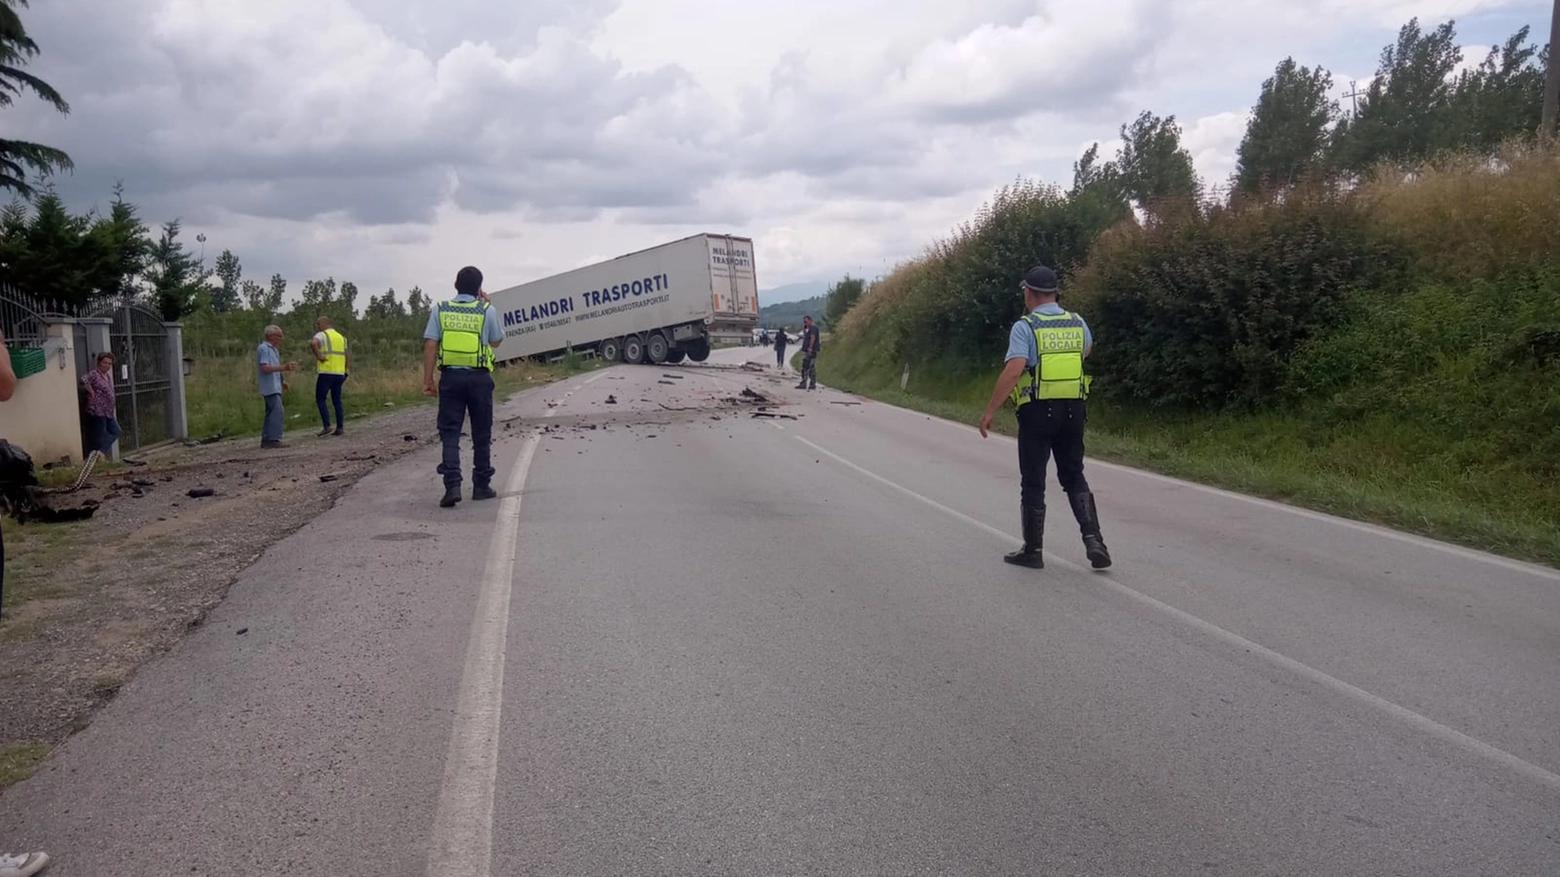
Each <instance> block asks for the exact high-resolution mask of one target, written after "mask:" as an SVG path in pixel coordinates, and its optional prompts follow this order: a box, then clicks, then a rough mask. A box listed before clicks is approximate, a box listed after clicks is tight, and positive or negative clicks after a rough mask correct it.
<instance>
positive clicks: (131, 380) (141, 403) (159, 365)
mask: <svg viewBox="0 0 1560 877" xmlns="http://www.w3.org/2000/svg"><path fill="white" fill-rule="evenodd" d="M94 316H97V317H110V318H112V319H113V321H114V324H113V326H112V327H111V328H110V329H109V330H108V342H109V347H110V348H111V351H110V352H111V353H113V354H114V397H115V402H116V405H115V407H116V410H117V413H118V415H119V426H120V429H121V431H122V433H123V434H122V435H121V436H120V437H119V447H120V450H121V451H133V450H136V449H139V448H144V447H146V446H147V445H154V444H157V443H158V442H163V441H167V440H168V439H169V438H170V436H169V435H168V420H169V417H168V406H169V404H170V402H171V397H172V395H173V371H172V369H173V368H174V364H173V363H171V362H170V361H169V356H168V328H167V327H166V326H164V325H163V322H162V318H161V317H159V316H158V315H157V314H155V313H153V312H152V311H150V310H147V309H146V308H144V307H142V306H140V305H135V304H119V305H115V306H113V307H111V308H107V309H105V310H101V311H99V312H97V313H96V314H94ZM90 355H91V356H94V357H95V356H96V355H97V351H92V352H91V353H90ZM83 374H85V372H83Z"/></svg>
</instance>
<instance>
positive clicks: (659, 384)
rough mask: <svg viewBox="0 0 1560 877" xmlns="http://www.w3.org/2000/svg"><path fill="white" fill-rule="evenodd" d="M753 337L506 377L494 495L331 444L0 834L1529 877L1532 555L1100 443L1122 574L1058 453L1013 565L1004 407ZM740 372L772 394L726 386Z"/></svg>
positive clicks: (52, 841) (240, 849)
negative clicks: (1043, 535) (320, 465)
mask: <svg viewBox="0 0 1560 877" xmlns="http://www.w3.org/2000/svg"><path fill="white" fill-rule="evenodd" d="M749 354H752V355H753V356H754V357H755V358H759V359H765V358H768V356H769V354H767V353H766V352H764V351H751V350H738V351H724V352H720V353H718V354H717V355H716V356H715V357H714V358H712V362H711V363H710V364H707V365H706V366H697V367H696V366H686V365H685V366H679V367H674V368H657V367H649V366H641V367H619V368H614V369H611V370H608V371H605V372H597V373H593V374H590V375H587V376H580V377H577V378H574V379H571V380H569V381H566V382H564V383H563V384H560V385H556V386H553V387H548V388H544V389H540V390H536V391H532V392H530V393H528V394H526V395H524V396H522V397H519V398H517V399H515V400H513V401H511V402H510V403H509V404H507V405H506V406H504V407H503V409H501V411H500V415H499V416H500V418H515V417H519V418H520V419H519V420H518V421H515V422H513V423H511V424H510V425H509V427H508V428H507V429H500V430H499V433H498V435H499V436H500V442H499V445H498V450H497V460H498V463H497V465H498V467H499V471H500V475H499V477H498V481H497V484H498V485H500V486H501V487H502V488H503V489H502V491H501V493H502V496H501V498H500V500H499V501H497V502H486V503H472V502H470V501H469V500H468V501H466V502H463V503H462V504H461V505H460V506H459V507H458V508H456V509H453V510H441V509H439V508H437V506H436V502H437V499H438V496H439V493H440V490H439V486H438V483H437V476H436V475H435V474H434V472H433V466H434V464H435V463H436V451H432V450H431V449H430V450H428V451H423V452H420V453H418V454H414V455H412V456H410V457H408V458H406V459H405V460H404V461H403V462H399V463H396V464H394V465H390V466H387V467H385V468H383V469H381V470H379V471H377V472H376V473H374V474H372V475H370V476H369V477H367V478H365V479H364V480H363V481H362V482H360V483H359V484H358V486H357V487H356V488H355V489H354V490H353V491H352V492H351V493H350V494H348V495H347V496H346V497H345V498H344V499H343V500H342V501H341V502H340V503H339V504H338V505H337V507H335V508H334V509H332V510H331V511H329V512H327V513H326V514H325V515H323V516H321V517H320V518H319V519H318V520H316V521H315V522H314V523H313V524H312V525H311V526H309V527H307V528H306V529H304V530H302V531H300V532H298V533H297V534H295V535H293V536H292V537H290V538H288V539H287V540H285V541H284V542H282V543H280V544H278V545H276V546H275V547H274V548H273V549H271V550H270V551H269V552H267V553H266V554H265V555H264V556H263V557H261V558H260V559H259V560H258V561H257V562H256V563H255V564H254V566H253V567H252V568H251V569H250V570H249V571H248V572H247V573H245V575H244V576H243V577H242V578H241V579H240V581H238V582H237V583H236V584H235V585H234V587H233V589H232V592H231V594H230V596H229V597H228V599H227V601H226V602H225V603H224V604H222V605H221V606H220V607H219V608H218V609H217V610H216V611H215V612H214V613H213V614H212V615H211V616H210V618H209V619H208V621H207V623H206V624H205V625H204V626H203V627H201V628H200V629H198V630H196V631H195V632H193V633H192V634H191V635H190V636H189V637H188V638H187V639H185V640H184V641H183V642H182V643H181V644H180V646H179V647H178V648H177V649H176V650H174V651H173V652H172V653H170V654H168V655H166V656H164V657H163V658H161V659H159V660H157V661H156V662H154V663H153V664H151V665H149V666H147V667H146V668H145V669H144V670H143V671H142V672H141V673H140V674H139V676H137V678H136V679H135V680H133V681H132V682H131V683H130V684H128V685H126V686H125V687H124V689H123V690H122V691H121V693H120V694H119V696H118V697H117V698H116V699H115V701H114V702H113V703H112V704H111V705H110V706H109V707H108V708H107V709H106V710H105V711H104V712H103V713H102V714H101V715H99V717H98V718H97V719H96V720H95V721H94V723H93V724H92V725H91V726H90V727H89V728H88V729H87V730H86V731H84V732H82V733H81V734H79V735H77V736H76V737H74V738H73V739H72V740H71V741H70V742H69V743H68V744H67V745H66V746H65V747H64V748H63V749H62V750H61V751H60V752H58V753H57V754H56V755H55V756H54V757H53V758H52V759H51V760H50V761H49V762H48V763H47V764H46V765H45V766H44V767H43V768H42V769H41V770H40V771H39V772H38V774H37V775H35V776H34V777H33V778H32V779H31V780H29V781H27V782H25V783H22V784H20V785H18V786H16V787H13V788H12V789H10V790H9V791H7V792H6V793H5V794H4V795H3V797H0V848H4V849H22V848H27V849H36V848H43V849H47V850H48V851H49V853H50V854H51V855H52V856H53V858H54V860H55V864H54V865H53V866H51V870H50V871H49V872H48V874H49V875H51V877H63V875H90V877H117V875H173V874H181V875H182V874H193V875H212V877H218V875H222V877H226V875H270V874H288V875H298V874H309V875H315V874H318V875H373V877H382V875H407V877H413V875H416V877H422V875H438V877H476V875H481V877H487V875H530V874H538V875H555V874H556V875H618V874H624V875H627V874H635V875H638V874H646V875H662V874H666V875H671V874H679V875H682V874H688V875H736V874H742V875H748V874H753V875H778V874H884V875H910V874H950V875H970V874H1057V875H1117V877H1120V875H1138V874H1143V875H1163V874H1172V875H1178V874H1224V875H1242V877H1244V875H1371V877H1380V875H1416V877H1417V875H1443V874H1445V875H1474V874H1478V875H1485V874H1487V875H1501V877H1516V875H1555V874H1560V818H1557V815H1560V776H1557V774H1560V684H1557V681H1556V680H1557V678H1560V677H1557V674H1556V671H1557V670H1560V574H1557V573H1555V572H1554V571H1552V570H1544V569H1539V568H1536V567H1530V566H1526V565H1523V564H1519V563H1514V562H1510V561H1505V560H1501V559H1497V558H1492V557H1489V556H1486V555H1481V554H1478V553H1475V552H1470V551H1465V550H1462V549H1457V548H1452V547H1449V546H1444V545H1439V544H1436V543H1431V542H1428V541H1425V540H1421V539H1417V538H1413V537H1407V536H1402V535H1400V534H1395V533H1390V532H1387V531H1383V530H1379V529H1376V528H1372V527H1366V526H1361V525H1357V524H1352V523H1348V522H1343V521H1339V520H1337V519H1333V518H1328V517H1324V516H1320V515H1315V514H1311V513H1306V512H1300V511H1297V510H1294V509H1290V508H1286V507H1283V506H1279V505H1275V504H1271V503H1266V502H1261V501H1256V500H1251V499H1247V498H1244V497H1238V496H1234V495H1230V494H1226V493H1222V492H1219V491H1214V490H1210V489H1207V488H1202V487H1196V486H1192V485H1188V484H1184V483H1181V482H1176V481H1172V480H1169V479H1164V478H1160V477H1156V476H1151V475H1146V474H1142V473H1137V472H1133V471H1130V470H1126V469H1122V468H1118V467H1113V466H1108V465H1105V464H1099V463H1091V464H1090V466H1089V468H1088V469H1087V473H1086V474H1087V475H1088V476H1089V477H1090V479H1091V482H1092V484H1093V485H1094V488H1095V491H1096V493H1097V495H1098V499H1099V505H1100V513H1101V518H1102V520H1103V523H1104V527H1105V537H1106V540H1107V542H1108V543H1109V545H1110V548H1111V552H1112V554H1113V556H1114V558H1115V561H1116V563H1115V566H1114V567H1113V568H1111V569H1110V570H1108V571H1104V572H1095V571H1092V570H1088V569H1086V567H1087V564H1086V561H1085V560H1084V556H1083V548H1082V545H1081V543H1080V541H1079V539H1078V535H1077V529H1076V526H1075V525H1074V524H1073V523H1072V521H1071V520H1070V518H1069V517H1068V516H1067V515H1066V514H1065V510H1066V506H1065V504H1064V502H1063V501H1062V500H1061V494H1060V491H1059V489H1058V488H1057V487H1056V486H1055V480H1054V476H1052V480H1051V486H1050V487H1049V491H1050V493H1051V496H1052V497H1053V502H1052V510H1053V511H1052V516H1051V520H1050V521H1049V525H1048V532H1047V568H1046V569H1045V570H1043V571H1033V570H1027V569H1021V568H1018V567H1013V566H1009V565H1006V564H1004V563H1002V562H1001V554H1002V553H1003V552H1005V551H1008V550H1011V549H1012V548H1013V547H1014V545H1015V544H1016V543H1017V537H1016V534H1017V531H1018V515H1017V504H1018V488H1017V474H1016V470H1017V460H1016V452H1015V450H1014V445H1013V442H1012V441H1011V440H1009V439H1005V438H999V437H993V438H991V439H987V440H982V439H981V438H980V437H979V435H978V434H977V433H976V432H975V431H974V430H973V429H971V428H969V427H966V426H960V425H957V424H949V423H945V422H942V421H936V420H932V419H930V418H926V417H924V416H921V415H917V414H913V413H909V412H905V411H902V410H899V409H894V408H890V407H887V406H883V405H878V404H875V403H871V402H863V401H861V400H856V399H852V398H850V397H847V396H844V395H842V394H839V393H835V392H832V391H827V390H820V391H816V392H810V393H809V392H803V391H798V390H795V389H793V388H792V384H791V381H790V380H784V381H782V380H776V379H773V378H769V377H766V376H765V375H763V374H756V373H752V372H748V371H742V370H740V369H737V368H735V367H734V364H735V363H737V362H740V361H741V360H742V359H744V358H746V357H747V356H748V355H749ZM771 361H772V360H771ZM717 363H722V364H724V366H725V367H710V366H713V365H715V364H717ZM668 375H678V376H679V377H675V378H674V377H668ZM791 380H794V378H792V379H791ZM744 387H750V388H752V389H754V390H756V391H758V392H760V393H763V394H767V395H769V396H771V397H772V398H774V399H775V400H777V401H780V402H783V403H786V404H783V405H780V406H778V407H773V408H771V409H770V410H769V411H768V412H765V413H779V414H786V415H792V416H794V417H795V418H796V419H786V418H754V417H752V416H751V415H752V414H753V413H754V411H753V409H752V408H751V407H749V408H745V409H742V410H733V408H732V406H731V405H729V404H727V405H725V407H717V406H721V405H722V402H721V400H722V399H725V398H728V397H733V396H736V395H737V394H738V393H739V392H740V391H741V390H742V389H743V388H744ZM609 396H611V397H613V399H614V402H615V403H616V404H607V402H606V400H607V398H608V397H609ZM847 402H849V403H859V404H838V403H847ZM430 416H431V415H430ZM716 418H718V419H716ZM430 428H431V424H430ZM468 454H469V449H468ZM467 460H468V463H469V456H468V457H467ZM240 631H242V633H241V632H240Z"/></svg>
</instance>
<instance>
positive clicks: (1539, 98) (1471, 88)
mask: <svg viewBox="0 0 1560 877" xmlns="http://www.w3.org/2000/svg"><path fill="white" fill-rule="evenodd" d="M1530 32H1531V29H1530V28H1528V27H1523V28H1522V29H1520V30H1518V31H1517V32H1516V33H1515V34H1512V35H1511V37H1510V38H1509V39H1507V40H1506V42H1505V43H1503V44H1502V45H1499V46H1491V47H1490V52H1489V54H1488V55H1486V56H1485V58H1484V61H1483V62H1481V63H1480V64H1479V66H1478V67H1477V68H1475V69H1473V70H1465V71H1463V73H1462V75H1461V76H1459V77H1458V78H1457V84H1456V87H1455V88H1454V94H1453V97H1452V101H1451V103H1452V108H1451V112H1450V116H1451V118H1452V120H1453V121H1454V124H1455V125H1456V127H1457V135H1456V136H1457V144H1458V145H1459V146H1462V147H1465V148H1470V149H1477V150H1481V151H1483V152H1490V151H1492V150H1494V149H1495V148H1496V147H1498V146H1499V145H1500V144H1501V143H1502V142H1503V141H1505V140H1507V139H1509V138H1512V137H1530V136H1532V134H1533V132H1534V131H1536V130H1537V129H1538V126H1539V119H1540V114H1541V112H1542V108H1541V105H1542V103H1543V98H1544V69H1543V67H1542V66H1541V64H1540V56H1539V47H1538V46H1535V45H1533V44H1532V43H1529V42H1528V34H1529V33H1530Z"/></svg>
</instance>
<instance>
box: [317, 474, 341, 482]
mask: <svg viewBox="0 0 1560 877" xmlns="http://www.w3.org/2000/svg"><path fill="white" fill-rule="evenodd" d="M338 477H340V476H337V475H321V476H320V480H321V481H335V480H336V479H337V478H338Z"/></svg>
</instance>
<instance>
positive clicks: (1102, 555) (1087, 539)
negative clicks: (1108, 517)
mask: <svg viewBox="0 0 1560 877" xmlns="http://www.w3.org/2000/svg"><path fill="white" fill-rule="evenodd" d="M1067 499H1068V501H1069V502H1071V503H1072V510H1073V517H1075V518H1077V519H1078V529H1079V530H1080V531H1081V532H1082V533H1083V551H1084V554H1086V555H1087V556H1088V558H1089V563H1090V565H1092V566H1093V567H1094V568H1095V569H1104V568H1105V567H1107V566H1110V550H1109V549H1107V548H1106V547H1105V537H1103V536H1101V535H1100V513H1099V510H1098V509H1096V508H1095V507H1094V494H1093V493H1091V492H1089V491H1087V490H1084V491H1080V492H1078V493H1069V494H1068V495H1067Z"/></svg>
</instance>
